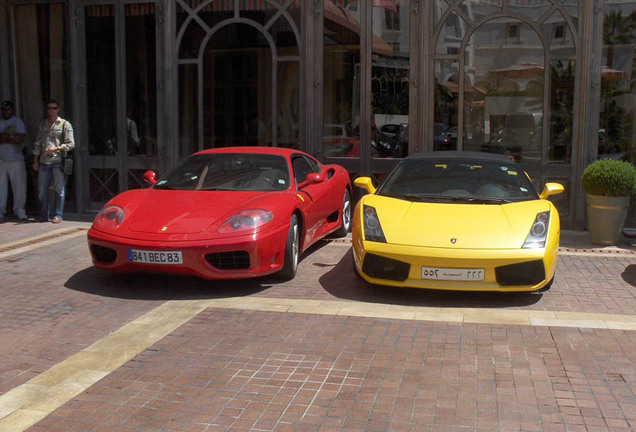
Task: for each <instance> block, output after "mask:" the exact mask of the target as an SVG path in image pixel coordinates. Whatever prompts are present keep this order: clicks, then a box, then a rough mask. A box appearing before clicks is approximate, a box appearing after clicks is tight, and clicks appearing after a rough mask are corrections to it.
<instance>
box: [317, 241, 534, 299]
mask: <svg viewBox="0 0 636 432" xmlns="http://www.w3.org/2000/svg"><path fill="white" fill-rule="evenodd" d="M319 281H320V285H321V286H322V287H323V288H324V289H325V290H326V291H327V292H329V293H330V294H331V295H333V296H335V297H338V298H341V299H347V300H355V301H360V302H367V303H381V304H392V305H400V306H427V307H433V306H434V307H464V308H476V309H478V308H505V307H511V306H529V305H532V304H535V303H537V302H538V301H539V300H540V299H541V297H542V294H541V293H527V292H522V293H519V292H511V293H500V292H466V291H444V290H429V289H418V288H396V287H390V286H383V285H375V284H370V283H368V282H366V281H365V280H364V279H362V278H361V277H359V276H358V275H357V274H356V273H355V270H354V269H353V258H352V251H351V249H350V250H349V251H348V252H347V253H346V254H345V255H344V256H343V257H342V259H341V260H340V261H339V262H338V263H337V264H336V265H335V266H334V267H333V268H332V269H331V270H329V271H328V272H327V273H325V274H324V275H323V276H322V277H320V279H319Z"/></svg>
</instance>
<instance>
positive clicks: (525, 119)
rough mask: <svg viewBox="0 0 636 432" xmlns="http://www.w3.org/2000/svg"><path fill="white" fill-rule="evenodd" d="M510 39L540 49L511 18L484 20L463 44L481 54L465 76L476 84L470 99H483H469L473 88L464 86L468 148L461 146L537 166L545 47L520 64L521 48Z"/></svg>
mask: <svg viewBox="0 0 636 432" xmlns="http://www.w3.org/2000/svg"><path fill="white" fill-rule="evenodd" d="M513 28H514V30H511V29H513ZM498 35H499V36H498ZM511 35H514V37H515V39H516V40H517V41H518V42H519V43H520V44H521V45H523V46H534V47H542V43H541V40H540V39H539V36H538V34H537V33H536V32H535V31H534V29H532V28H531V27H530V26H528V25H527V24H525V23H522V22H520V21H516V20H515V19H512V18H498V19H494V20H491V21H487V22H486V23H484V24H483V25H482V26H481V27H479V29H478V30H477V31H475V32H474V33H473V35H472V36H471V38H470V41H469V43H468V45H467V46H468V47H471V49H473V50H474V51H475V52H479V54H480V55H479V57H478V63H477V61H476V62H475V64H469V65H467V69H468V70H474V71H475V72H474V77H473V76H470V77H469V78H471V79H473V80H474V85H473V86H472V90H473V91H472V93H473V95H475V93H481V94H482V95H483V100H481V99H482V97H481V96H479V97H475V98H470V97H469V95H468V93H469V90H471V88H470V87H468V86H465V88H464V95H465V99H467V100H469V101H470V105H469V106H464V113H467V114H466V115H465V117H464V132H465V135H466V138H467V143H466V144H467V145H466V146H464V148H466V149H469V148H470V147H472V149H479V150H481V151H483V152H489V153H502V154H506V155H509V156H511V157H512V158H514V159H515V160H517V161H520V162H524V163H540V162H541V157H542V151H541V149H542V143H543V133H542V132H543V88H544V69H545V68H544V65H543V49H541V50H540V51H539V52H538V53H539V55H534V56H530V55H528V54H525V55H526V58H528V60H532V62H530V61H518V60H519V58H520V52H518V50H519V49H520V48H519V47H518V46H517V45H512V44H511V43H510V42H511V41H510V37H511ZM504 38H505V39H504ZM492 48H496V49H492ZM524 52H527V50H525V49H524ZM522 58H523V57H522ZM469 59H470V57H469ZM466 84H470V81H468V82H466ZM482 131H483V135H482ZM469 135H471V136H472V140H471V139H469V138H468V137H469Z"/></svg>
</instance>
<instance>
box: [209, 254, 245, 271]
mask: <svg viewBox="0 0 636 432" xmlns="http://www.w3.org/2000/svg"><path fill="white" fill-rule="evenodd" d="M205 260H206V261H207V262H208V263H210V264H211V265H212V266H214V267H216V268H218V269H221V270H238V269H247V268H250V254H249V253H248V252H247V251H230V252H218V253H211V254H207V255H206V256H205Z"/></svg>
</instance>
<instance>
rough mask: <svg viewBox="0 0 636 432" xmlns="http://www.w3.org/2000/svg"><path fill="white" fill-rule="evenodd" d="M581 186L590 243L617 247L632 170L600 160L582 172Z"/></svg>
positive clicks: (635, 182)
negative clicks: (583, 194)
mask: <svg viewBox="0 0 636 432" xmlns="http://www.w3.org/2000/svg"><path fill="white" fill-rule="evenodd" d="M581 185H582V186H583V189H584V190H585V193H586V200H587V222H588V228H589V230H590V242H592V243H594V244H601V245H615V244H618V239H619V238H620V233H621V230H622V228H623V224H624V223H625V218H626V216H627V210H628V208H629V204H630V200H631V198H632V195H634V193H636V168H634V166H633V165H632V164H631V163H629V162H625V161H619V160H612V159H601V160H597V161H595V162H593V163H591V164H590V165H588V166H587V168H585V170H584V171H583V176H582V177H581Z"/></svg>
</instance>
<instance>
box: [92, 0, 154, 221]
mask: <svg viewBox="0 0 636 432" xmlns="http://www.w3.org/2000/svg"><path fill="white" fill-rule="evenodd" d="M83 12H84V18H85V19H84V31H83V39H84V40H83V45H84V47H85V83H86V86H85V87H86V92H85V94H86V98H85V100H84V101H83V103H84V106H85V107H86V112H85V116H86V127H87V131H86V134H85V136H86V137H87V141H88V142H87V154H88V158H87V159H88V160H87V162H88V163H87V167H86V169H85V170H84V173H83V174H84V175H85V176H86V184H87V190H86V194H87V197H86V200H87V201H88V203H87V206H86V207H87V208H89V209H98V208H99V207H101V206H102V205H103V204H104V203H105V202H106V201H108V200H109V199H110V198H112V197H113V196H115V195H116V194H118V193H120V192H123V191H126V190H129V189H135V188H141V187H143V186H144V185H143V182H142V175H143V173H144V172H145V171H146V170H149V169H156V168H157V166H158V158H157V155H158V143H157V92H156V70H157V66H156V65H157V55H156V39H157V38H156V25H155V4H154V3H129V4H121V3H118V4H103V5H87V6H84V8H83ZM122 72H124V73H122Z"/></svg>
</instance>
